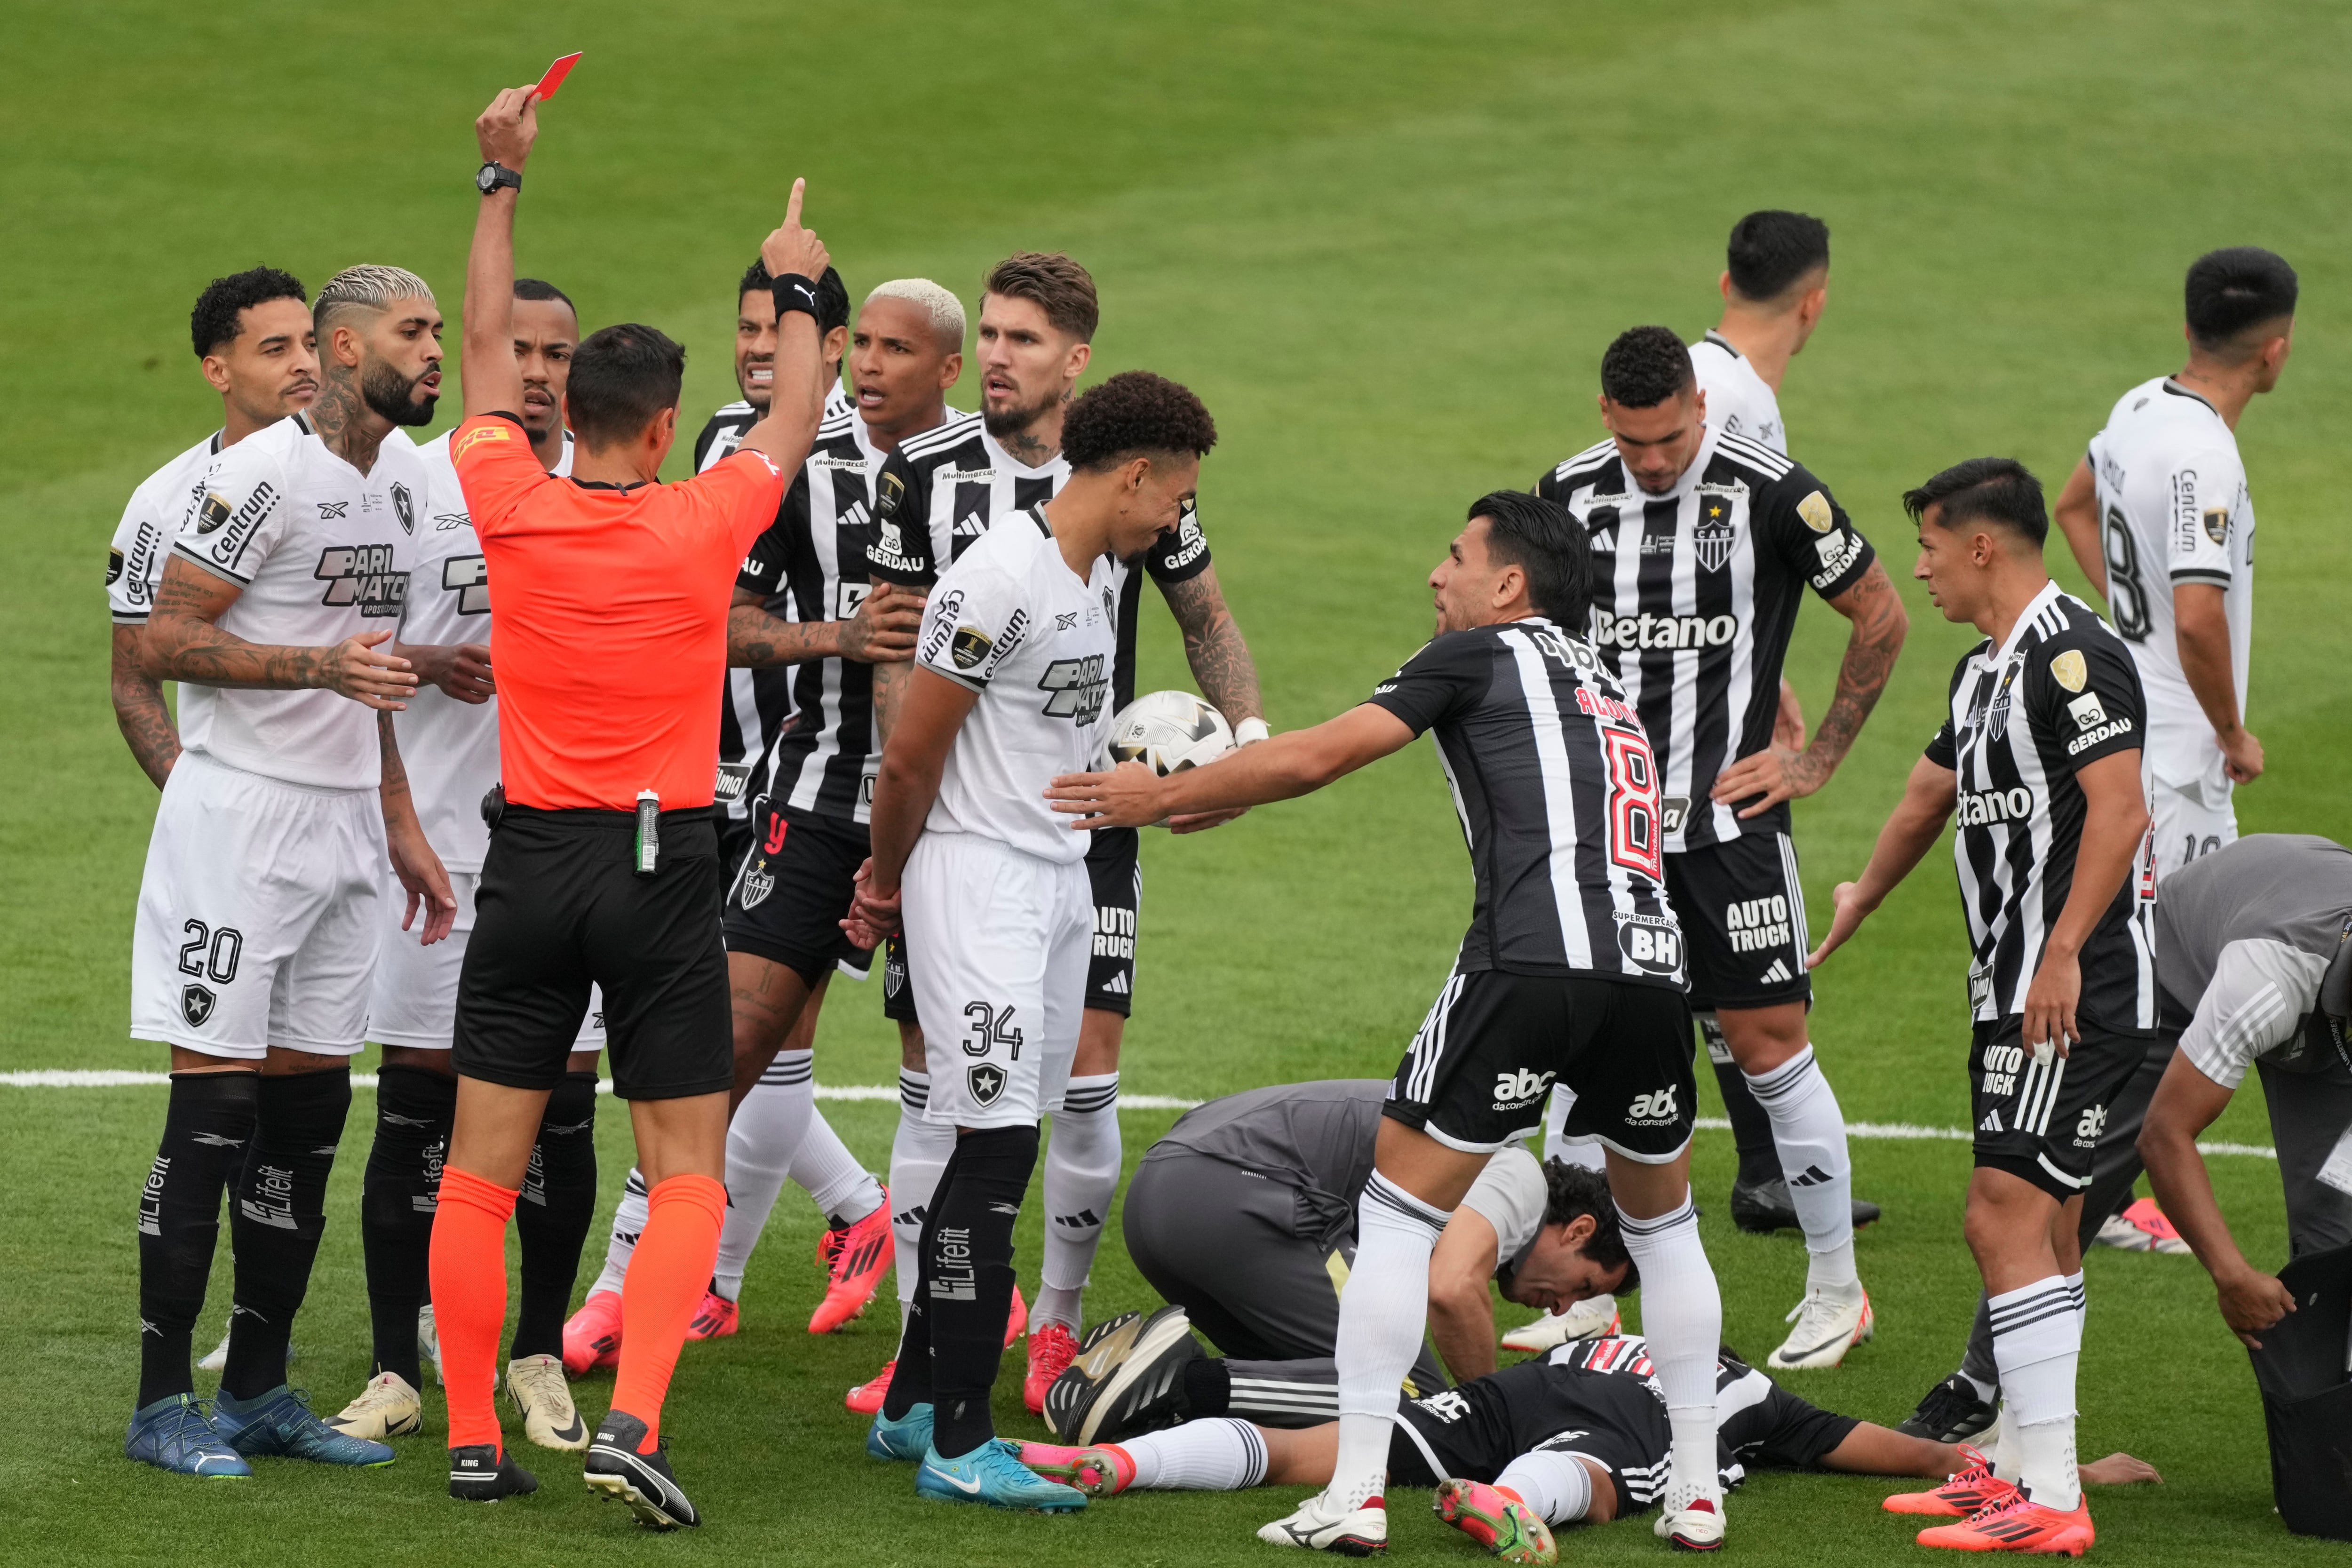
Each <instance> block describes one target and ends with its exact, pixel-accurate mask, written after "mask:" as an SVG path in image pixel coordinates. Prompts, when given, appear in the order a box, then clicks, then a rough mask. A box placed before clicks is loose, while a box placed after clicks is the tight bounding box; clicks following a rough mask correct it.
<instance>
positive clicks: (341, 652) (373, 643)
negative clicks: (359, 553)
mask: <svg viewBox="0 0 2352 1568" xmlns="http://www.w3.org/2000/svg"><path fill="white" fill-rule="evenodd" d="M507 360H508V363H513V360H514V355H513V353H511V352H509V353H508V355H507ZM244 592H245V590H244V589H242V588H240V587H238V586H237V585H236V584H234V583H231V582H229V581H227V580H226V579H225V578H221V577H215V576H214V575H213V574H211V573H209V572H207V571H205V570H204V569H203V568H202V567H200V566H192V565H190V564H189V563H187V562H185V561H184V560H181V559H179V558H178V557H176V556H175V557H173V559H172V560H170V561H167V562H165V563H163V582H162V583H161V584H158V585H157V587H156V589H155V608H154V610H153V612H152V614H151V615H149V616H148V617H147V635H146V637H144V638H142V641H141V643H140V653H141V660H140V662H141V664H142V666H143V667H144V668H145V669H146V672H147V675H148V676H149V678H150V679H155V680H181V681H187V682H191V683H193V684H194V685H197V686H226V687H243V688H247V689H262V690H276V691H301V690H309V689H314V688H323V689H326V690H329V691H335V692H340V693H341V694H342V695H343V696H345V697H348V698H350V699H351V700H352V701H354V702H364V703H366V704H367V705H368V706H369V707H371V708H403V707H405V706H406V703H405V702H404V701H403V700H402V699H404V698H405V697H407V696H409V695H410V694H411V693H413V692H414V691H415V689H416V677H415V675H414V674H412V673H411V672H410V670H409V668H408V661H407V660H406V659H404V658H394V657H393V656H392V655H391V654H388V653H383V652H381V651H379V645H381V644H383V643H384V642H387V641H389V640H390V639H391V637H392V633H391V631H390V630H389V629H387V630H384V631H380V632H362V633H361V634H360V635H359V636H357V637H347V638H345V639H344V640H343V641H341V642H339V643H337V644H335V645H334V646H333V647H280V646H278V645H275V644H267V643H249V642H247V641H246V640H245V639H244V638H243V637H232V636H230V635H229V634H228V633H227V632H225V631H223V630H221V629H220V627H219V626H216V625H215V624H214V623H215V622H216V621H218V620H219V619H220V617H221V616H224V615H226V614H227V613H228V607H229V606H230V605H234V604H236V601H237V596H238V595H241V594H243V593H244Z"/></svg>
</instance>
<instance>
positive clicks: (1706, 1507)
mask: <svg viewBox="0 0 2352 1568" xmlns="http://www.w3.org/2000/svg"><path fill="white" fill-rule="evenodd" d="M1651 1529H1652V1530H1653V1531H1655V1532H1656V1533H1657V1536H1658V1538H1659V1539H1660V1540H1661V1541H1669V1542H1673V1543H1674V1546H1675V1551H1677V1552H1718V1551H1721V1550H1722V1548H1723V1494H1722V1493H1721V1492H1720V1491H1701V1490H1699V1489H1697V1488H1696V1487H1685V1486H1681V1485H1675V1486H1669V1487H1668V1488H1667V1489H1666V1495H1665V1497H1664V1500H1662V1501H1661V1502H1660V1504H1659V1507H1658V1522H1657V1523H1656V1524H1654V1525H1653V1526H1651Z"/></svg>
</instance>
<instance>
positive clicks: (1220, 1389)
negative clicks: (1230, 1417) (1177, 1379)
mask: <svg viewBox="0 0 2352 1568" xmlns="http://www.w3.org/2000/svg"><path fill="white" fill-rule="evenodd" d="M1183 1386H1184V1406H1183V1409H1182V1411H1181V1415H1182V1416H1183V1418H1184V1419H1185V1420H1187V1421H1198V1420H1200V1419H1202V1417H1204V1416H1210V1415H1223V1414H1224V1413H1225V1412H1226V1411H1228V1410H1230V1409H1231V1408H1233V1403H1234V1378H1233V1373H1231V1372H1230V1371H1229V1370H1228V1369H1227V1368H1226V1366H1225V1363H1224V1362H1223V1360H1222V1359H1221V1358H1219V1357H1216V1356H1202V1358H1201V1359H1200V1360H1199V1361H1194V1362H1187V1363H1184V1385H1183Z"/></svg>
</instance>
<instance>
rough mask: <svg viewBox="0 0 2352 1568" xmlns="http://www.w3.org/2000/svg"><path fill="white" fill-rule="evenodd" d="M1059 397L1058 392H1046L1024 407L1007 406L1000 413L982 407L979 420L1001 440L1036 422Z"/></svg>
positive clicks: (990, 432)
mask: <svg viewBox="0 0 2352 1568" xmlns="http://www.w3.org/2000/svg"><path fill="white" fill-rule="evenodd" d="M1061 399H1062V395H1061V394H1060V393H1058V392H1055V393H1048V394H1046V395H1045V396H1043V397H1041V398H1039V399H1038V400H1037V401H1036V402H1035V403H1033V404H1031V405H1028V406H1027V407H1025V408H1008V409H1006V410H1004V412H1003V413H1002V414H999V413H996V412H994V411H993V410H991V409H988V408H986V407H983V408H982V410H981V416H980V421H981V423H982V425H983V426H986V427H987V429H988V433H989V434H990V435H992V436H993V437H996V438H997V439H998V440H999V441H1002V440H1003V439H1004V438H1005V437H1008V436H1018V435H1020V434H1021V432H1023V431H1024V430H1026V429H1028V428H1029V427H1030V426H1032V425H1034V424H1036V423H1037V421H1038V420H1040V419H1043V418H1044V417H1045V411H1046V410H1047V409H1049V408H1051V407H1053V406H1054V405H1055V404H1056V403H1059V402H1060V401H1061Z"/></svg>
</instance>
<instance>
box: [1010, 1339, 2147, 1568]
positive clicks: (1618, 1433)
mask: <svg viewBox="0 0 2352 1568" xmlns="http://www.w3.org/2000/svg"><path fill="white" fill-rule="evenodd" d="M1180 1310H1181V1309H1178V1308H1172V1307H1171V1308H1163V1309H1162V1310H1161V1311H1160V1313H1155V1314H1153V1317H1154V1318H1160V1317H1164V1316H1166V1315H1169V1314H1174V1313H1177V1312H1179V1311H1180ZM1146 1321H1150V1320H1146ZM1118 1327H1120V1321H1118V1320H1114V1321H1112V1322H1110V1323H1106V1324H1104V1325H1102V1326H1101V1327H1100V1328H1098V1329H1097V1331H1096V1332H1095V1334H1094V1335H1093V1336H1090V1338H1095V1339H1101V1338H1103V1337H1105V1336H1107V1335H1109V1334H1112V1333H1113V1332H1115V1331H1116V1330H1117V1329H1118ZM1147 1340H1149V1341H1150V1342H1158V1343H1166V1342H1167V1336H1165V1335H1138V1336H1135V1337H1134V1338H1133V1339H1132V1340H1131V1342H1132V1343H1136V1344H1142V1343H1144V1342H1146V1341H1147ZM1179 1353H1181V1352H1179ZM1163 1354H1164V1352H1163ZM1189 1359H1200V1352H1199V1350H1198V1347H1197V1346H1194V1347H1193V1352H1192V1358H1189ZM1083 1360H1084V1356H1083V1354H1082V1355H1081V1361H1082V1362H1083ZM1322 1364H1323V1365H1324V1366H1326V1367H1328V1363H1322ZM1105 1370H1108V1369H1105ZM1302 1371H1304V1372H1307V1373H1308V1375H1310V1376H1311V1375H1312V1371H1311V1367H1302ZM1065 1375H1066V1376H1068V1375H1070V1374H1068V1373H1066V1374H1065ZM1716 1390H1717V1392H1716V1406H1717V1467H1718V1468H1719V1470H1720V1472H1721V1479H1722V1484H1723V1486H1724V1488H1725V1489H1726V1490H1728V1489H1731V1488H1733V1487H1736V1486H1738V1485H1739V1484H1740V1482H1741V1481H1743V1480H1745V1479H1747V1474H1748V1468H1749V1467H1755V1468H1779V1469H1818V1470H1843V1471H1846V1472H1848V1473H1851V1474H1857V1475H1874V1476H1916V1477H1921V1478H1924V1479H1928V1480H1932V1481H1937V1482H1939V1483H1942V1484H1940V1485H1938V1486H1937V1487H1936V1488H1935V1489H1933V1490H1929V1491H1920V1492H1905V1493H1898V1494H1896V1495H1895V1496H1893V1497H1890V1498H1888V1499H1887V1500H1885V1508H1886V1509H1887V1510H1888V1511H1890V1512H1894V1513H1906V1514H1918V1515H1927V1516H1943V1517H1946V1518H1958V1517H1964V1516H1966V1515H1968V1514H1970V1513H1973V1512H1975V1511H1976V1510H1978V1509H1979V1508H1980V1507H1984V1506H1986V1505H1988V1504H1997V1503H1999V1502H2000V1501H2002V1500H2005V1499H2006V1497H2007V1496H2008V1495H2009V1493H2010V1492H2011V1486H2010V1484H2009V1483H2008V1482H2005V1481H2000V1480H1997V1479H1993V1476H1992V1466H1991V1463H1990V1460H1988V1459H1987V1458H1986V1457H1985V1456H1983V1455H1981V1454H1979V1452H1978V1451H1977V1450H1975V1449H1974V1448H1970V1447H1965V1446H1961V1445H1954V1444H1949V1443H1937V1442H1932V1441H1930V1440H1929V1439H1927V1438H1925V1437H1912V1436H1905V1435H1904V1434H1903V1433H1900V1432H1895V1431H1892V1430H1889V1429H1888V1428H1886V1427H1884V1426H1873V1425H1871V1424H1870V1423H1869V1422H1866V1421H1857V1420H1855V1419H1853V1417H1852V1416H1848V1415H1835V1414H1833V1413H1832V1412H1830V1411H1826V1410H1822V1409H1820V1408H1819V1407H1817V1406H1815V1405H1810V1404H1808V1403H1807V1402H1805V1401H1804V1400H1802V1399H1800V1398H1798V1397H1797V1396H1796V1395H1795V1394H1790V1392H1788V1391H1787V1390H1786V1389H1784V1388H1782V1387H1780V1385H1779V1384H1776V1383H1774V1382H1773V1381H1772V1380H1771V1379H1770V1378H1769V1377H1767V1376H1766V1375H1765V1374H1764V1373H1761V1372H1759V1371H1757V1370H1756V1369H1755V1368H1753V1367H1751V1366H1749V1365H1748V1364H1747V1363H1745V1362H1743V1361H1741V1360H1740V1359H1739V1358H1738V1356H1737V1355H1735V1354H1734V1353H1733V1352H1732V1351H1731V1350H1730V1349H1729V1348H1728V1347H1726V1348H1725V1349H1724V1350H1722V1351H1721V1352H1720V1353H1719V1359H1718V1361H1717V1366H1716ZM1137 1414H1138V1416H1139V1420H1138V1422H1137V1423H1136V1424H1135V1425H1133V1426H1106V1427H1103V1428H1100V1430H1102V1431H1103V1433H1104V1435H1105V1436H1108V1437H1109V1438H1112V1439H1114V1440H1112V1441H1100V1442H1097V1444H1096V1445H1095V1446H1093V1447H1086V1448H1067V1447H1054V1446H1052V1445H1049V1444H1044V1443H1024V1444H1022V1445H1020V1450H1021V1459H1022V1462H1023V1463H1024V1464H1025V1465H1027V1466H1028V1467H1029V1468H1031V1469H1033V1470H1035V1471H1037V1472H1039V1473H1040V1474H1042V1475H1046V1476H1051V1477H1052V1478H1054V1479H1056V1480H1059V1481H1062V1482H1064V1483H1066V1484H1067V1485H1069V1486H1073V1487H1076V1488H1077V1489H1079V1490H1080V1491H1083V1492H1086V1493H1087V1495H1089V1496H1091V1497H1097V1498H1104V1497H1112V1496H1116V1495H1117V1494H1118V1493H1120V1492H1123V1491H1129V1490H1135V1489H1167V1490H1195V1491H1201V1490H1205V1491H1235V1490H1239V1489H1243V1488H1244V1487H1256V1486H1316V1487H1319V1486H1324V1485H1327V1484H1328V1483H1329V1481H1330V1479H1331V1468H1332V1463H1333V1460H1334V1458H1335V1457H1336V1455H1337V1453H1338V1451H1339V1426H1338V1424H1337V1423H1336V1422H1326V1423H1324V1424H1323V1425H1321V1426H1310V1427H1307V1428H1305V1429H1303V1430H1284V1429H1282V1428H1279V1427H1272V1426H1256V1425H1255V1424H1253V1423H1250V1422H1247V1421H1240V1420H1235V1419H1233V1418H1231V1417H1224V1416H1218V1417H1207V1418H1195V1419H1192V1420H1189V1421H1183V1422H1182V1423H1181V1425H1171V1423H1174V1422H1176V1421H1177V1419H1178V1415H1179V1412H1178V1411H1177V1410H1176V1409H1175V1408H1174V1407H1173V1406H1170V1405H1161V1406H1159V1407H1156V1420H1157V1422H1158V1424H1159V1429H1157V1430H1142V1429H1140V1428H1141V1427H1143V1426H1149V1425H1151V1424H1152V1423H1153V1421H1154V1420H1155V1412H1154V1410H1151V1409H1145V1410H1139V1411H1138V1413H1137ZM1672 1438H1673V1432H1672V1429H1671V1428H1670V1427H1669V1426H1668V1425H1667V1421H1666V1407H1665V1404H1664V1397H1663V1396H1662V1395H1661V1394H1660V1393H1659V1392H1658V1384H1657V1380H1656V1378H1655V1377H1654V1369H1653V1367H1652V1365H1651V1363H1650V1358H1649V1355H1648V1352H1647V1349H1646V1347H1645V1345H1644V1344H1643V1340H1642V1339H1641V1337H1640V1336H1639V1335H1631V1334H1629V1335H1622V1336H1613V1337H1610V1338H1605V1339H1599V1340H1591V1341H1586V1342H1581V1343H1578V1344H1571V1345H1564V1346H1562V1347H1561V1348H1560V1349H1559V1350H1557V1351H1555V1352H1552V1353H1551V1354H1549V1355H1548V1356H1545V1357H1542V1358H1541V1359H1538V1360H1534V1361H1524V1362H1520V1363H1517V1364H1516V1365H1513V1366H1509V1367H1506V1368H1504V1369H1503V1370H1502V1371H1500V1372H1496V1373H1488V1374H1487V1375H1486V1376H1484V1377H1478V1378H1473V1379H1472V1380H1470V1381H1469V1382H1467V1383H1465V1384H1462V1385H1461V1386H1460V1387H1458V1388H1452V1389H1447V1390H1444V1391H1443V1392H1441V1393H1438V1394H1431V1395H1429V1396H1428V1397H1426V1398H1423V1399H1418V1400H1408V1401H1405V1402H1404V1403H1403V1404H1402V1405H1400V1407H1399V1410H1398V1419H1397V1424H1396V1436H1394V1438H1393V1439H1392V1440H1391V1447H1390V1451H1389V1473H1388V1480H1389V1485H1391V1487H1415V1488H1420V1487H1434V1488H1436V1489H1437V1496H1436V1502H1435V1508H1436V1511H1437V1515H1438V1517H1439V1518H1441V1519H1443V1520H1444V1521H1446V1522H1447V1523H1448V1524H1451V1525H1453V1526H1454V1528H1456V1529H1458V1530H1461V1531H1464V1532H1465V1533H1466V1534H1468V1535H1470V1536H1471V1537H1472V1538H1473V1539H1474V1540H1475V1541H1477V1542H1479V1544H1480V1545H1482V1546H1485V1547H1486V1549H1487V1550H1488V1551H1490V1552H1493V1553H1494V1554H1495V1555H1496V1556H1498V1557H1501V1558H1504V1559H1505V1560H1506V1561H1508V1562H1513V1563H1550V1562H1553V1561H1555V1560H1556V1556H1555V1553H1556V1548H1555V1546H1554V1543H1553V1541H1552V1534H1551V1531H1552V1528H1553V1527H1554V1526H1558V1525H1565V1524H1571V1523H1575V1522H1578V1521H1585V1522H1589V1523H1593V1524H1601V1523H1605V1522H1607V1521H1611V1520H1613V1519H1622V1518H1626V1517H1629V1516H1632V1515H1634V1514H1639V1513H1643V1512H1645V1511H1647V1510H1649V1509H1650V1508H1651V1507H1653V1506H1654V1504H1655V1502H1656V1501H1657V1498H1658V1495H1659V1493H1660V1492H1661V1491H1662V1490H1663V1489H1664V1481H1665V1476H1666V1462H1667V1459H1666V1456H1667V1449H1668V1447H1669V1445H1670V1444H1671V1442H1672ZM2081 1469H2082V1479H2084V1481H2085V1482H2087V1483H2090V1484H2093V1485H2118V1484H2123V1483H2127V1482H2134V1481H2154V1480H2158V1479H2162V1478H2160V1477H2159V1476H2158V1474H2157V1473H2156V1471H2155V1469H2154V1468H2152V1467H2150V1466H2149V1465H2147V1464H2146V1463H2144V1462H2143V1461H2141V1460H2139V1459H2136V1458H2132V1457H2131V1456H2130V1455H2128V1454H2113V1455H2110V1456H2108V1457H2107V1458H2104V1459H2099V1460H2096V1461H2095V1462H2093V1463H2090V1464H2086V1465H2084V1466H2083V1467H2082V1468H2081ZM1931 1528H1932V1527H1931Z"/></svg>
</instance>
